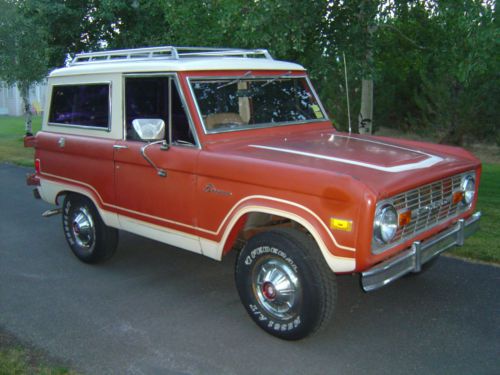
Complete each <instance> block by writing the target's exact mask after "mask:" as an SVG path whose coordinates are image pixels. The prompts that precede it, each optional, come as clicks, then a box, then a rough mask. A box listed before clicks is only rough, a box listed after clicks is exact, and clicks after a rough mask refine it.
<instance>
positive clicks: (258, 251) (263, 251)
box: [245, 246, 299, 273]
mask: <svg viewBox="0 0 500 375" xmlns="http://www.w3.org/2000/svg"><path fill="white" fill-rule="evenodd" d="M261 255H275V256H278V257H280V258H282V259H283V260H285V261H286V262H287V263H288V264H289V265H290V267H292V268H293V270H294V271H295V272H297V273H298V272H299V271H298V267H297V265H296V264H295V262H294V261H293V259H292V258H291V257H289V256H288V254H287V253H286V252H285V251H283V250H280V249H277V248H276V247H273V246H259V247H256V248H254V249H253V250H251V251H250V254H249V255H248V256H247V257H246V258H245V265H246V266H248V267H250V266H252V264H253V263H254V262H255V260H256V259H257V258H259V256H261Z"/></svg>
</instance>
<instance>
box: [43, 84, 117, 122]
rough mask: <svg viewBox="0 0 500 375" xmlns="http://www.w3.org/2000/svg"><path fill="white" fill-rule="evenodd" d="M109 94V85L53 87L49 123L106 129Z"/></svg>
mask: <svg viewBox="0 0 500 375" xmlns="http://www.w3.org/2000/svg"><path fill="white" fill-rule="evenodd" d="M109 92H110V90H109V84H84V85H61V86H54V87H53V88H52V101H51V105H50V112H49V122H50V123H53V124H64V125H69V126H86V127H96V128H104V129H108V128H109V113H110V104H109V103H110V100H109Z"/></svg>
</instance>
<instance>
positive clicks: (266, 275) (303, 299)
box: [235, 229, 337, 340]
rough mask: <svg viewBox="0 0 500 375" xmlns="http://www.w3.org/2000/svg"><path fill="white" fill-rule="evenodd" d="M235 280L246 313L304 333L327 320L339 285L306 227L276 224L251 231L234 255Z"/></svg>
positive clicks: (293, 336) (291, 334) (272, 327)
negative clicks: (297, 227)
mask: <svg viewBox="0 0 500 375" xmlns="http://www.w3.org/2000/svg"><path fill="white" fill-rule="evenodd" d="M235 278H236V286H237V289H238V293H239V295H240V299H241V301H242V303H243V305H244V306H245V308H246V310H247V312H248V314H249V315H250V317H251V318H252V319H253V320H254V322H255V323H256V324H257V325H259V326H260V327H261V328H262V329H264V330H265V331H266V332H268V333H270V334H271V335H274V336H277V337H279V338H282V339H286V340H298V339H301V338H304V337H306V336H308V335H310V334H312V333H314V332H316V331H317V330H319V329H320V328H321V327H322V326H324V325H325V323H327V322H328V321H329V320H330V318H331V316H332V314H333V311H334V309H335V303H336V297H337V286H336V281H335V275H334V273H333V272H332V271H331V270H330V269H329V268H328V266H327V264H326V263H325V261H324V259H323V257H322V255H321V253H320V251H319V249H318V247H317V245H316V243H315V242H314V241H313V240H312V238H311V237H310V236H308V235H307V234H306V233H303V232H300V231H298V230H293V229H276V230H272V231H269V232H264V233H260V234H257V235H255V236H254V237H252V238H251V239H250V240H249V241H248V243H247V244H246V245H245V247H244V248H243V250H241V252H240V254H239V256H238V258H237V260H236V271H235Z"/></svg>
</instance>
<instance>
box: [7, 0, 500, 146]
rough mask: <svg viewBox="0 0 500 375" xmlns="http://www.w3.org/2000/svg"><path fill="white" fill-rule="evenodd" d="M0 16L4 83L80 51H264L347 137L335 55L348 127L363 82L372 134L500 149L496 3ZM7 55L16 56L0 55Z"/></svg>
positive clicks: (188, 0)
mask: <svg viewBox="0 0 500 375" xmlns="http://www.w3.org/2000/svg"><path fill="white" fill-rule="evenodd" d="M0 5H1V6H2V10H4V9H5V11H3V13H2V14H1V15H0V20H3V21H0V46H1V47H2V48H1V50H0V59H3V60H0V71H9V72H10V73H9V74H10V75H11V76H12V77H14V76H13V73H14V72H17V70H16V69H14V68H13V65H12V64H11V62H12V61H15V62H16V63H21V62H22V64H20V65H16V66H18V67H21V65H23V66H24V65H27V66H28V67H27V69H28V70H29V71H30V72H36V74H34V75H29V74H27V73H22V74H21V75H22V77H29V78H26V79H27V81H28V82H33V80H36V79H39V77H40V76H43V74H44V73H45V72H47V71H48V70H50V69H51V68H54V67H56V66H61V65H63V64H64V63H65V60H66V59H67V58H68V54H69V55H70V56H71V55H73V54H75V53H77V52H80V51H84V50H86V51H89V50H96V49H103V48H131V47H139V46H154V45H178V46H183V45H184V46H207V47H242V48H267V49H269V50H270V52H271V53H272V55H273V56H275V57H276V58H279V59H285V60H290V61H296V62H299V63H301V64H303V65H304V66H306V67H307V69H308V70H309V73H310V76H311V78H312V80H313V81H314V84H315V86H316V88H317V90H318V91H319V94H320V97H321V98H322V100H323V102H324V104H325V106H326V108H327V110H328V112H329V113H330V115H331V116H332V119H333V121H334V123H335V124H336V125H337V127H339V128H341V129H347V113H346V88H345V84H344V66H343V61H342V55H343V54H345V55H346V58H347V64H348V73H349V91H350V92H349V96H350V99H351V111H352V117H353V118H354V119H356V117H357V113H358V112H359V109H360V96H361V95H360V94H361V92H360V90H361V81H362V79H366V78H368V79H373V80H374V83H375V93H374V98H375V103H374V104H375V105H374V109H375V114H374V123H375V125H377V124H378V125H381V126H384V127H393V128H399V129H402V130H405V131H410V130H411V131H420V132H426V133H429V132H431V133H433V134H434V135H435V138H434V139H436V140H439V139H442V140H443V141H445V142H449V143H461V142H463V141H464V140H468V139H491V140H492V141H493V140H495V139H500V135H499V130H498V125H497V124H498V120H497V118H498V116H497V114H496V108H497V106H498V102H499V101H500V100H499V99H500V93H499V90H500V89H499V87H500V84H499V73H498V72H499V71H500V62H499V54H498V52H497V51H498V50H499V45H498V44H499V41H500V35H499V28H498V20H497V17H496V1H495V0H463V1H455V0H432V1H425V0H407V1H404V0H402V1H382V0H350V1H343V0H328V1H325V0H251V1H248V0H155V1H148V0H86V1H83V0H17V1H16V0H0ZM26 36H27V37H26ZM14 37H15V40H16V42H15V43H14V42H12V41H11V40H12V38H14ZM9 38H10V39H9ZM16 43H17V44H16ZM16 45H18V46H23V47H22V48H10V49H9V48H7V49H6V47H9V46H16ZM6 51H9V53H7V52H6ZM23 54H24V55H23ZM26 61H29V62H30V64H25V63H24V62H26ZM0 74H1V73H0ZM12 79H13V81H17V82H19V79H20V78H19V77H18V76H15V77H14V78H12ZM12 79H11V80H10V81H9V82H12Z"/></svg>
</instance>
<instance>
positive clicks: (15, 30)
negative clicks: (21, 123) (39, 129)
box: [0, 0, 47, 134]
mask: <svg viewBox="0 0 500 375" xmlns="http://www.w3.org/2000/svg"><path fill="white" fill-rule="evenodd" d="M0 8H1V9H2V12H1V13H0V79H1V80H3V81H5V82H6V83H7V84H8V85H17V87H18V88H19V91H20V94H21V98H22V100H23V105H24V113H25V117H26V124H25V127H26V133H28V134H31V132H32V129H31V109H30V102H29V90H30V88H31V86H32V85H33V84H34V83H36V82H38V81H40V80H42V79H43V78H44V77H45V75H46V73H47V45H46V43H45V40H46V36H45V35H44V32H43V29H42V28H39V27H38V25H36V24H35V23H34V22H33V20H32V19H29V18H25V17H23V15H22V13H21V9H20V5H19V3H17V2H14V1H9V0H0Z"/></svg>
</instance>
